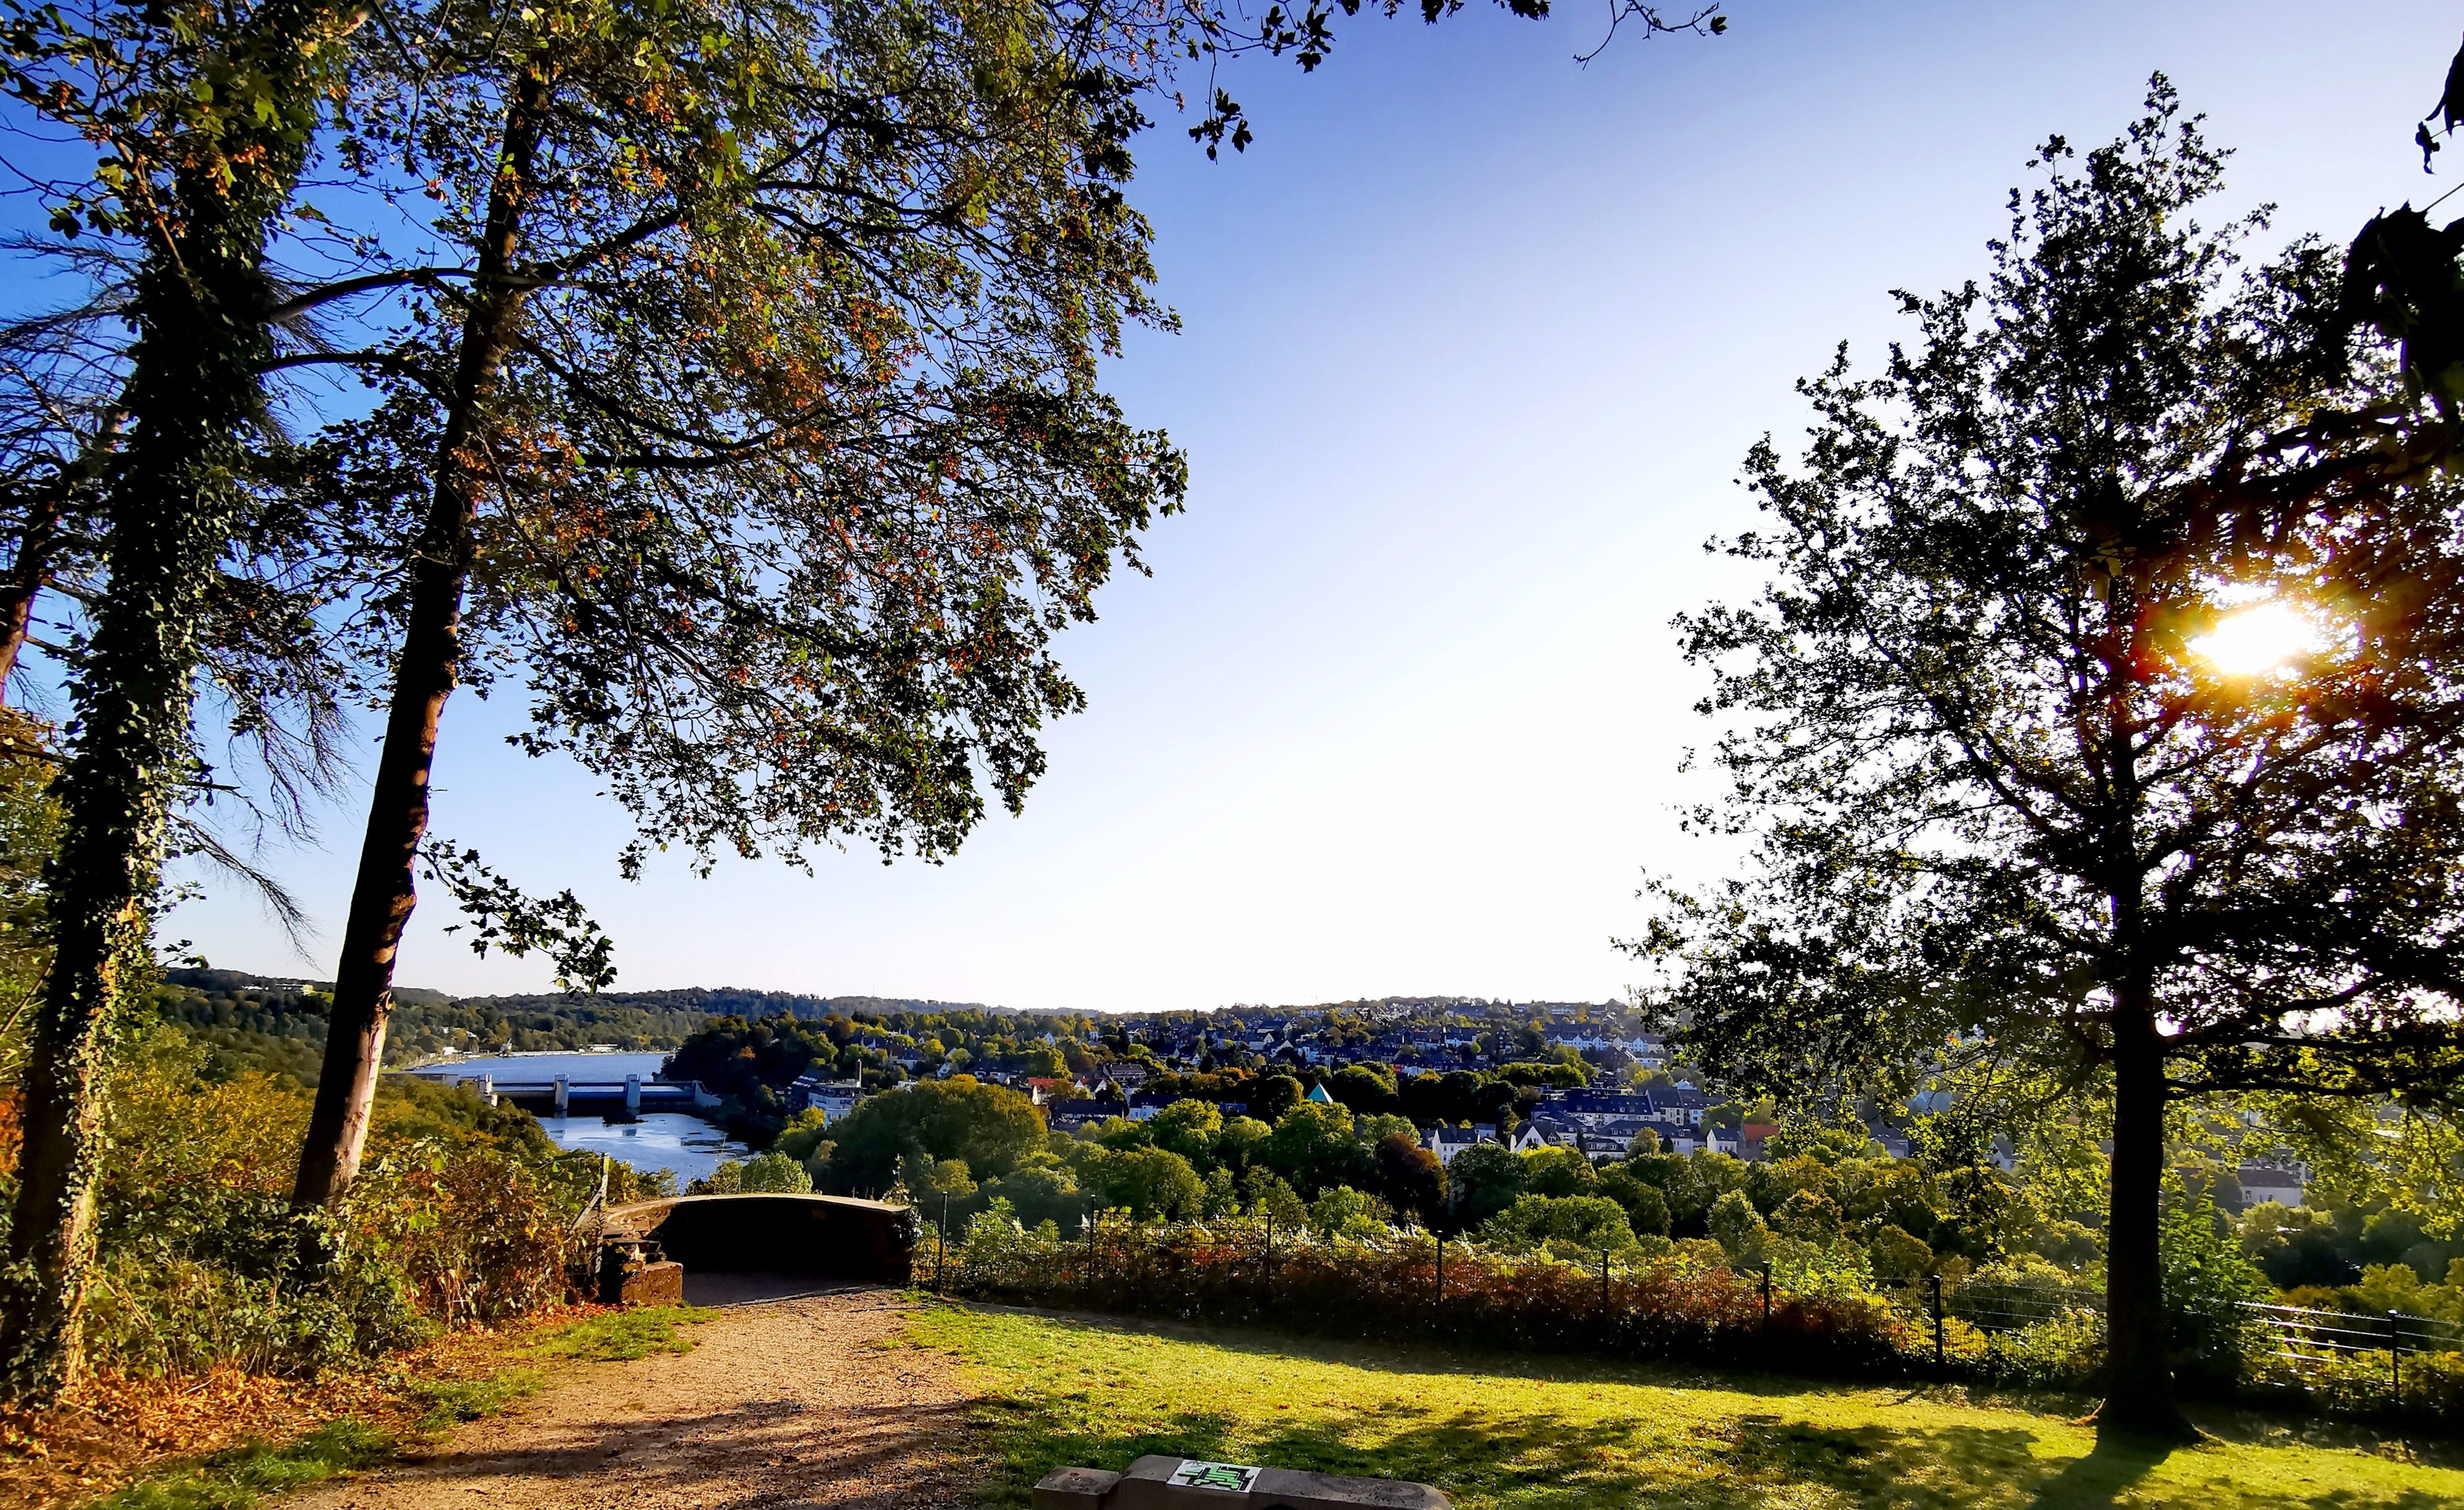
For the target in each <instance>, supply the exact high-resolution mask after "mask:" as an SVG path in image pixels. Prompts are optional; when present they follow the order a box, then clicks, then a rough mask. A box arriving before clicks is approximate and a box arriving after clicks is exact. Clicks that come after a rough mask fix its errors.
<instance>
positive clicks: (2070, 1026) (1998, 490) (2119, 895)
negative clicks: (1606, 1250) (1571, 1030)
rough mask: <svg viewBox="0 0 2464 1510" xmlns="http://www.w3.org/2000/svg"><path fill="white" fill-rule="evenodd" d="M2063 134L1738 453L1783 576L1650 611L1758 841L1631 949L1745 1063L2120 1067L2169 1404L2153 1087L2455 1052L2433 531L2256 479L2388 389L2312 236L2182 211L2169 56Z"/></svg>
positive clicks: (2411, 520) (2368, 503) (1882, 1080)
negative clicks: (1746, 594) (1674, 615)
mask: <svg viewBox="0 0 2464 1510" xmlns="http://www.w3.org/2000/svg"><path fill="white" fill-rule="evenodd" d="M2072 161H2073V153H2072V151H2071V149H2070V148H2069V147H2068V146H2067V145H2066V144H2065V143H2064V142H2062V141H2061V140H2060V139H2058V138H2057V139H2055V140H2053V141H2052V142H2048V143H2047V144H2046V146H2045V148H2044V150H2043V152H2042V154H2041V156H2040V157H2039V158H2038V159H2037V160H2036V161H2035V164H2032V165H2034V166H2035V167H2037V168H2038V169H2039V170H2040V173H2041V178H2040V183H2039V186H2038V187H2037V188H2035V190H2034V191H2033V192H2032V193H2031V194H2030V195H2028V196H2027V197H2025V198H2021V197H2019V196H2017V195H2015V194H2014V196H2013V216H2012V230H2011V232H2010V235H2009V237H2008V238H2007V239H2006V240H2002V241H1997V242H1996V243H1994V244H1993V247H1992V256H1993V274H1992V275H1991V278H1990V279H1989V280H1988V281H1987V283H1986V284H1985V285H1984V286H1983V287H1981V288H1980V287H1978V286H1976V285H1973V284H1971V285H1969V286H1968V287H1966V288H1963V289H1960V290H1955V291H1952V292H1950V293H1947V294H1946V295H1942V296H1940V297H1938V298H1933V299H1923V298H1918V297H1915V296H1912V295H1900V297H1901V300H1902V304H1903V308H1904V310H1905V311H1906V312H1907V313H1908V314H1909V315H1911V316H1913V317H1915V318H1916V319H1917V320H1918V322H1919V327H1920V339H1919V341H1918V342H1917V343H1916V344H1915V345H1914V346H1913V347H1912V348H1910V349H1905V350H1903V349H1900V348H1896V347H1895V348H1894V350H1893V352H1892V356H1891V360H1890V362H1889V364H1888V367H1887V368H1886V370H1885V371H1884V372H1883V373H1882V375H1881V376H1880V377H1876V378H1871V379H1865V380H1862V381H1859V380H1858V379H1856V378H1854V377H1852V375H1851V372H1850V369H1849V367H1848V365H1847V362H1846V356H1845V352H1844V350H1843V352H1842V354H1841V356H1840V358H1839V360H1838V361H1837V362H1835V363H1834V365H1833V366H1832V367H1831V369H1830V370H1829V371H1827V372H1825V373H1824V374H1823V375H1822V376H1821V377H1819V378H1816V379H1814V380H1811V381H1809V382H1807V383H1803V384H1801V385H1800V386H1801V391H1802V392H1803V393H1804V394H1805V395H1806V396H1807V397H1808V399H1809V400H1810V401H1811V402H1812V403H1813V405H1814V406H1815V411H1816V414H1817V417H1818V422H1817V425H1816V427H1815V430H1814V433H1813V440H1812V443H1811V445H1810V446H1809V447H1808V449H1807V450H1806V452H1805V455H1804V458H1803V463H1802V466H1801V468H1800V469H1797V470H1791V469H1790V468H1789V467H1787V466H1786V465H1784V464H1783V462H1782V460H1781V458H1780V455H1779V453H1778V451H1777V450H1776V449H1774V448H1773V447H1771V445H1770V444H1769V443H1768V442H1766V443H1764V444H1763V445H1760V446H1758V447H1756V448H1755V449H1754V450H1753V452H1752V453H1751V455H1750V457H1749V460H1748V464H1747V481H1748V482H1749V486H1750V487H1751V488H1752V489H1753V490H1754V491H1755V492H1757V493H1758V494H1759V495H1760V506H1761V507H1762V509H1763V510H1764V512H1765V513H1766V514H1768V515H1769V516H1770V525H1769V527H1768V528H1767V529H1761V530H1757V531H1755V532H1753V533H1751V534H1749V535H1746V536H1740V537H1738V538H1737V539H1736V540H1734V541H1731V542H1729V543H1728V545H1727V549H1728V550H1729V551H1730V553H1731V554H1733V555H1734V556H1736V557H1738V558H1741V559H1743V560H1746V561H1749V562H1751V563H1754V564H1757V565H1759V566H1761V567H1762V568H1763V569H1765V570H1767V571H1768V572H1770V573H1771V586H1770V587H1769V588H1768V589H1767V591H1766V592H1765V593H1764V594H1763V596H1762V597H1761V599H1760V600H1759V601H1758V602H1755V603H1754V604H1752V605H1751V606H1748V607H1715V608H1712V609H1709V610H1706V611H1705V612H1702V613H1698V614H1692V615H1688V616H1686V617H1684V618H1683V619H1682V620H1681V621H1680V623H1681V627H1682V630H1683V638H1684V646H1685V651H1686V653H1687V655H1688V656H1689V657H1690V658H1691V659H1692V660H1693V661H1695V662H1696V663H1697V664H1703V665H1706V666H1708V667H1711V669H1712V670H1713V673H1714V684H1713V690H1712V693H1711V695H1710V696H1709V697H1708V698H1707V699H1705V704H1704V708H1705V711H1708V712H1711V713H1714V714H1717V715H1720V716H1723V717H1726V718H1727V719H1729V720H1731V723H1730V727H1729V729H1728V732H1727V733H1724V734H1723V736H1722V739H1721V743H1720V747H1719V759H1720V762H1721V764H1722V765H1723V766H1724V767H1725V768H1726V769H1727V771H1728V772H1729V773H1730V775H1731V777H1733V786H1732V789H1731V795H1730V797H1729V798H1728V799H1727V801H1726V802H1725V803H1723V804H1718V805H1715V806H1712V807H1708V808H1705V810H1703V811H1701V812H1699V813H1697V814H1696V815H1694V821H1696V822H1697V823H1698V824H1700V825H1703V826H1705V827H1709V828H1713V829H1716V830H1718V831H1721V832H1726V833H1731V834H1740V835H1746V836H1749V837H1750V838H1751V839H1752V840H1753V841H1754V844H1755V849H1754V859H1753V863H1752V868H1751V869H1750V870H1749V873H1748V874H1747V875H1745V876H1742V877H1738V878H1734V879H1732V880H1730V881H1728V882H1727V883H1724V884H1723V885H1722V886H1719V887H1717V888H1715V889H1714V890H1712V891H1711V892H1710V893H1708V894H1707V895H1705V896H1700V897H1697V896H1690V895H1687V894H1684V893H1682V892H1679V891H1677V890H1675V889H1674V888H1670V887H1661V888H1660V889H1659V892H1658V894H1659V895H1660V897H1661V902H1662V907H1661V911H1660V913H1659V915H1658V917H1657V918H1656V919H1655V920H1654V923H1653V926H1652V929H1651V931H1650V932H1649V934H1648V935H1647V936H1646V937H1645V938H1643V939H1640V940H1638V941H1636V944H1635V946H1634V947H1636V948H1637V949H1638V950H1639V952H1641V953H1643V954H1646V955H1648V956H1652V957H1654V958H1657V959H1660V960H1661V961H1663V962H1665V963H1666V964H1667V965H1668V966H1669V967H1670V972H1671V973H1670V975H1669V977H1668V978H1667V980H1666V983H1665V984H1666V990H1665V994H1664V996H1662V997H1661V1000H1660V1003H1659V1004H1660V1006H1661V1008H1662V1009H1663V1010H1664V1011H1666V1012H1667V1013H1670V1014H1672V1015H1674V1016H1678V1017H1682V1018H1684V1019H1685V1020H1686V1021H1687V1022H1688V1023H1689V1024H1690V1025H1688V1026H1687V1027H1685V1029H1684V1030H1683V1032H1682V1034H1681V1035H1680V1044H1681V1047H1682V1050H1683V1053H1684V1054H1685V1055H1686V1056H1687V1057H1688V1058H1689V1059H1690V1060H1691V1061H1694V1062H1697V1063H1700V1064H1702V1065H1703V1066H1704V1067H1705V1069H1706V1070H1707V1071H1709V1072H1710V1073H1711V1074H1712V1075H1713V1076H1714V1077H1715V1078H1716V1079H1718V1080H1720V1081H1721V1082H1722V1083H1726V1084H1728V1085H1731V1086H1735V1087H1738V1088H1740V1089H1744V1090H1748V1091H1753V1092H1759V1093H1786V1094H1788V1095H1790V1096H1791V1097H1792V1098H1793V1099H1801V1098H1803V1097H1805V1096H1807V1095H1809V1094H1812V1095H1828V1094H1834V1093H1837V1092H1839V1091H1844V1090H1851V1089H1858V1088H1862V1089H1867V1090H1873V1091H1880V1092H1884V1093H1891V1094H1897V1093H1903V1092H1904V1091H1906V1090H1908V1089H1910V1088H1912V1087H1913V1085H1914V1084H1915V1083H1916V1082H1917V1080H1918V1078H1920V1077H1922V1076H1925V1075H1928V1074H1932V1073H1936V1072H1939V1071H1943V1070H1945V1069H1957V1068H1959V1067H1961V1066H1967V1065H1977V1064H1990V1065H2001V1066H2005V1067H2011V1068H2014V1069H2016V1070H2019V1071H2021V1072H2023V1073H2022V1074H2021V1075H2020V1076H2019V1077H2018V1078H2019V1079H2020V1080H2021V1081H2022V1082H2026V1081H2027V1080H2028V1077H2030V1076H2036V1077H2040V1080H2039V1081H2038V1082H2037V1083H2043V1084H2046V1085H2050V1086H2056V1087H2058V1090H2057V1093H2058V1094H2069V1095H2076V1094H2078V1093H2079V1091H2081V1090H2082V1089H2095V1088H2098V1087H2107V1088H2109V1091H2110V1094H2111V1096H2112V1098H2113V1106H2114V1123H2113V1156H2112V1185H2111V1194H2110V1205H2109V1210H2108V1219H2107V1236H2108V1258H2107V1268H2106V1276H2107V1280H2106V1283H2107V1298H2108V1309H2109V1316H2110V1328H2111V1351H2110V1360H2111V1361H2110V1367H2109V1369H2108V1374H2107V1379H2106V1390H2107V1395H2106V1402H2105V1406H2104V1410H2103V1412H2102V1414H2101V1417H2100V1418H2101V1420H2103V1421H2104V1422H2106V1423H2107V1424H2110V1425H2112V1426H2115V1427H2118V1428H2123V1429H2137V1430H2149V1431H2158V1432H2168V1433H2178V1432H2181V1431H2185V1430H2187V1427H2186V1426H2185V1424H2184V1422H2183V1420H2182V1418H2181V1416H2180V1413H2179V1412H2178V1410H2177V1408H2176V1407H2175V1405H2174V1403H2173V1394H2172V1388H2171V1372H2170V1367H2169V1360H2168V1358H2167V1318H2166V1314H2165V1302H2164V1297H2163V1295H2162V1292H2161V1264H2160V1258H2159V1241H2158V1238H2159V1225H2160V1224H2159V1211H2160V1205H2161V1188H2160V1187H2161V1182H2162V1179H2163V1174H2164V1150H2165V1118H2166V1109H2167V1105H2169V1104H2170V1103H2172V1102H2174V1101H2176V1100H2178V1099H2180V1098H2184V1097H2189V1096H2196V1095H2205V1094H2210V1093H2215V1092H2224V1091H2233V1090H2249V1089H2267V1088H2279V1089H2287V1090H2293V1089H2299V1090H2302V1091H2306V1092H2312V1093H2317V1094H2321V1095H2326V1096H2330V1097H2337V1096H2342V1097H2353V1098H2360V1099H2384V1098H2387V1097H2389V1096H2397V1095H2429V1094H2434V1093H2436V1092H2437V1091H2438V1089H2439V1088H2440V1087H2442V1086H2451V1085H2453V1083H2454V1081H2455V1078H2456V1076H2457V1074H2458V1072H2459V1070H2460V1069H2464V1027H2459V1025H2458V1022H2457V1020H2456V1019H2455V1018H2454V1017H2453V1004H2454V1002H2455V1001H2456V999H2457V992H2458V985H2459V978H2460V977H2459V974H2458V969H2457V967H2458V960H2457V957H2456V953H2455V946H2454V945H2453V942H2452V940H2453V939H2454V938H2455V937H2457V936H2458V934H2457V931H2456V930H2457V927H2458V925H2459V924H2460V923H2464V870H2459V869H2458V864H2457V863H2458V861H2459V860H2464V803H2459V801H2458V799H2459V797H2464V793H2459V791H2458V788H2457V773H2458V772H2459V771H2464V765H2459V764H2458V755H2464V749H2459V744H2464V697H2459V695H2458V692H2459V688H2458V685H2457V683H2456V681H2455V679H2454V673H2453V667H2456V666H2458V665H2459V664H2464V661H2459V659H2458V657H2457V651H2458V649H2459V648H2464V646H2459V645H2458V643H2457V635H2458V633H2459V630H2464V613H2459V609H2464V589H2460V588H2459V566H2464V550H2459V541H2458V538H2457V531H2456V523H2455V521H2456V519H2457V518H2458V514H2457V513H2456V510H2455V504H2456V502H2457V499H2456V497H2455V494H2454V489H2453V485H2452V483H2450V482H2448V481H2446V480H2444V479H2442V478H2440V477H2438V476H2436V475H2434V474H2428V475H2422V474H2415V475H2412V476H2411V477H2409V480H2402V481H2395V482H2389V481H2387V479H2386V478H2385V477H2384V476H2381V475H2378V474H2374V473H2371V472H2369V471H2367V470H2366V469H2346V470H2344V471H2338V472H2336V475H2337V476H2338V477H2339V478H2340V479H2342V480H2341V481H2340V483H2339V484H2338V486H2337V487H2336V488H2334V489H2323V490H2322V489H2317V488H2311V487H2309V486H2308V485H2307V484H2306V483H2305V484H2302V485H2301V486H2299V487H2295V486H2292V485H2291V484H2289V483H2288V484H2287V485H2286V486H2284V487H2277V486H2276V484H2277V483H2279V482H2284V481H2285V478H2286V476H2287V475H2289V474H2290V473H2292V472H2295V471H2301V472H2304V474H2305V475H2314V476H2315V475H2316V474H2317V473H2316V468H2317V467H2318V465H2320V454H2321V453H2320V450H2319V448H2321V447H2324V446H2325V445H2326V444H2327V443H2326V442H2325V441H2324V440H2322V439H2321V438H2319V437H2318V436H2316V435H2313V436H2312V438H2311V440H2310V441H2309V442H2307V443H2305V445H2304V447H2297V448H2293V449H2292V450H2290V451H2279V450H2278V449H2277V448H2276V447H2275V446H2274V444H2273V443H2274V441H2275V439H2276V438H2277V437H2279V436H2281V435H2282V434H2284V433H2286V432H2287V431H2288V429H2289V428H2290V427H2294V426H2296V425H2297V424H2299V422H2301V421H2303V420H2305V419H2307V418H2308V417H2309V416H2311V415H2312V414H2314V413H2316V412H2319V411H2321V410H2326V409H2335V410H2340V411H2343V412H2347V413H2358V412H2363V411H2365V410H2371V409H2373V408H2379V409H2382V410H2383V409H2384V407H2385V406H2387V405H2394V406H2398V407H2400V406H2401V405H2404V404H2405V403H2407V402H2408V401H2407V400H2406V398H2405V396H2404V394H2403V393H2402V391H2401V388H2400V385H2399V383H2398V382H2397V380H2396V378H2395V376H2394V374H2393V371H2392V365H2393V364H2392V363H2391V362H2389V361H2386V360H2385V354H2384V353H2383V352H2380V351H2376V350H2365V351H2364V352H2362V353H2361V354H2360V355H2359V357H2358V359H2356V360H2345V359H2344V358H2343V356H2342V354H2341V352H2340V351H2339V349H2338V348H2337V347H2336V345H2335V343H2334V342H2333V341H2331V340H2323V339H2321V333H2322V332H2325V331H2328V330H2329V329H2331V327H2332V326H2333V325H2334V324H2335V310H2336V282H2337V269H2336V268H2335V266H2334V259H2333V258H2332V257H2331V256H2329V255H2328V254H2326V253H2325V252H2324V251H2323V250H2322V249H2321V248H2320V247H2318V246H2316V245H2315V244H2312V243H2306V242H2304V243H2297V244H2296V245H2295V246H2294V247H2293V248H2292V249H2291V250H2289V251H2288V252H2286V253H2284V254H2283V255H2282V256H2281V257H2280V258H2279V259H2277V260H2276V261H2274V262H2272V263H2269V264H2266V265H2264V266H2261V267H2257V268H2255V269H2251V270H2248V271H2244V272H2237V271H2236V269H2237V267H2238V262H2237V258H2238V256H2239V252H2238V249H2239V248H2240V247H2241V246H2242V245H2243V244H2244V243H2245V242H2246V240H2247V238H2248V237H2249V236H2250V235H2251V234H2252V233H2253V232H2254V231H2255V230H2256V229H2257V228H2258V226H2259V225H2260V224H2262V222H2261V221H2259V220H2258V219H2257V218H2256V217H2253V218H2251V219H2246V220H2243V221H2240V222H2237V223H2234V224H2233V225H2230V226H2227V227H2225V228H2224V229H2222V230H2208V229H2205V228H2203V227H2201V226H2200V225H2199V224H2198V223H2197V222H2196V221H2195V220H2194V219H2193V218H2192V214H2193V210H2194V208H2195V207H2196V206H2197V205H2198V204H2199V203H2200V202H2201V201H2202V200H2204V199H2206V198H2207V197H2208V196H2209V195H2211V193H2213V192H2214V191H2215V189H2216V188H2217V186H2218V185H2219V183H2220V182H2221V175H2222V166H2223V156H2222V154H2221V153H2219V152H2218V151H2216V150H2215V149H2213V148H2211V146H2209V145H2208V143H2207V142H2205V141H2204V140H2203V138H2202V137H2201V135H2200V133H2199V131H2198V128H2197V123H2196V121H2194V120H2183V119H2182V118H2181V115H2180V111H2179V105H2178V103H2177V101H2176V99H2175V98H2174V95H2173V92H2172V90H2171V89H2170V88H2169V87H2168V86H2167V85H2166V84H2165V83H2164V81H2163V80H2162V79H2161V78H2159V79H2158V80H2157V81H2156V82H2155V84H2154V85H2153V86H2152V88H2151V93H2150V97H2149V101H2148V112H2147V115H2146V116H2145V119H2143V120H2140V121H2139V122H2138V123H2136V124H2135V125H2134V126H2133V127H2132V128H2131V130H2130V132H2129V134H2128V136H2127V138H2126V139H2125V140H2123V141H2120V142H2115V143H2113V144H2111V145H2108V146H2105V147H2101V148H2099V149H2098V150H2096V151H2094V152H2091V153H2089V154H2087V156H2086V158H2085V159H2084V161H2083V162H2082V163H2081V164H2080V166H2079V169H2078V170H2076V171H2074V170H2073V169H2072V167H2071V166H2070V164H2071V163H2072ZM2328 459H2329V460H2332V459H2334V458H2333V457H2332V456H2330V457H2329V458H2328ZM2287 499H2293V500H2295V501H2294V502H2292V503H2287V502H2286V501H2285V500H2287ZM2270 635H2273V636H2276V637H2277V638H2276V640H2275V643H2274V644H2273V646H2272V647H2270V648H2268V649H2267V652H2266V653H2264V654H2252V655H2250V656H2248V657H2241V656H2238V655H2237V654H2236V653H2235V646H2237V645H2248V644H2251V643H2253V641H2254V640H2256V639H2263V638H2265V637H2267V636H2270ZM1723 1205H1724V1207H1725V1205H1726V1201H1725V1197H1724V1198H1723ZM1715 1215H1716V1214H1715Z"/></svg>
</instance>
